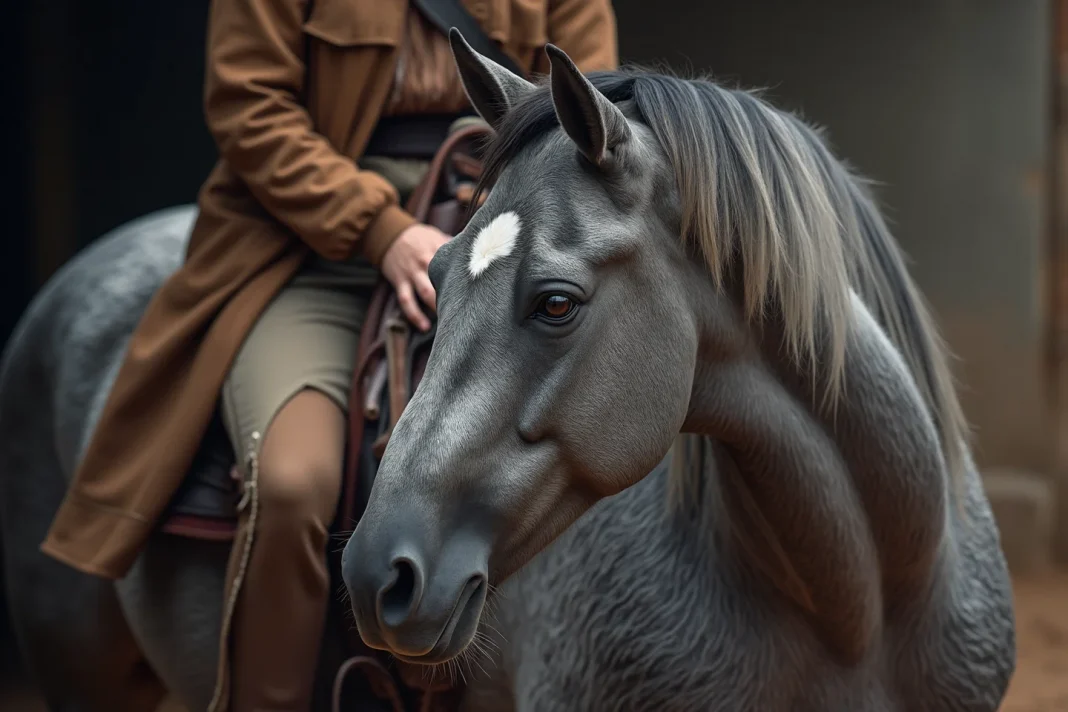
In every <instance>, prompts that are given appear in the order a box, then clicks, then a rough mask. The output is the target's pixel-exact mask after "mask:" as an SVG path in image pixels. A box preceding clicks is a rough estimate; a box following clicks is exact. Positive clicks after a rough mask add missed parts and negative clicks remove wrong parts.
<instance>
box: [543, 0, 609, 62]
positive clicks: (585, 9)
mask: <svg viewBox="0 0 1068 712" xmlns="http://www.w3.org/2000/svg"><path fill="white" fill-rule="evenodd" d="M548 28H549V42H551V43H552V44H554V45H556V46H557V47H559V48H560V49H562V50H564V51H565V52H567V56H569V57H571V61H573V62H574V63H575V65H576V66H578V68H579V69H580V70H582V71H583V72H595V71H599V70H608V69H617V68H618V67H619V44H618V40H617V38H616V15H615V12H614V11H613V10H612V3H611V0H549V21H548ZM534 71H535V72H537V73H539V74H547V73H548V72H549V60H548V58H547V57H546V56H545V53H544V52H539V53H538V61H537V66H536V67H535V68H534Z"/></svg>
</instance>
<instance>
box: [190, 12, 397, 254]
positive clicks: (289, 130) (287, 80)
mask: <svg viewBox="0 0 1068 712" xmlns="http://www.w3.org/2000/svg"><path fill="white" fill-rule="evenodd" d="M304 11H305V0H214V1H213V2H212V10H211V21H210V23H209V30H208V57H207V78H206V83H205V93H204V105H205V113H206V115H207V123H208V128H209V129H210V131H211V133H212V135H213V136H214V137H215V141H216V143H217V144H218V147H219V151H220V153H221V155H222V156H223V157H224V158H225V159H226V162H227V164H228V165H229V166H230V168H231V169H232V170H233V171H234V172H235V173H236V174H237V175H238V176H240V177H241V179H242V180H244V181H245V183H246V184H247V185H248V187H249V190H250V191H251V192H252V194H253V195H254V196H255V197H256V199H257V200H258V201H259V202H260V203H261V204H262V205H263V207H264V208H265V209H266V210H267V211H268V212H269V213H271V215H273V216H274V217H275V218H277V219H278V220H279V221H280V222H282V223H283V224H285V225H287V226H288V227H289V228H290V229H291V230H293V232H294V233H296V234H297V236H298V237H300V238H301V239H302V240H304V242H306V243H307V244H308V245H309V246H310V247H311V248H312V249H313V250H315V251H316V252H318V253H319V254H321V255H323V256H324V257H326V258H328V259H334V260H341V259H345V258H346V257H348V256H349V255H350V254H351V253H352V252H353V250H354V248H355V247H356V245H357V243H361V242H362V244H361V245H360V249H361V250H362V252H363V253H364V254H365V255H367V256H368V257H369V258H371V260H372V261H377V260H378V259H379V258H380V257H381V255H382V254H383V253H384V252H385V250H386V248H387V247H388V246H389V245H390V243H391V242H392V240H393V239H394V238H395V237H396V236H397V235H399V234H400V233H401V231H403V230H404V229H405V228H407V227H408V226H409V225H411V224H412V223H414V222H415V220H414V219H413V218H412V217H411V216H410V215H408V214H407V213H406V212H404V211H403V210H402V209H401V208H400V207H399V206H398V205H397V202H398V201H397V192H396V190H395V189H394V188H393V186H392V185H390V184H389V183H388V182H387V181H386V180H385V179H384V178H382V177H381V176H380V175H378V174H376V173H373V172H371V171H364V170H360V169H359V168H358V167H357V166H356V164H355V162H354V161H353V160H352V159H350V158H349V157H347V156H345V155H343V154H341V153H339V152H338V151H337V150H335V149H334V147H333V146H331V145H330V143H329V142H328V141H327V140H326V138H324V137H323V136H322V135H320V134H318V133H316V132H315V130H314V129H313V127H312V121H311V117H310V116H309V114H308V112H307V110H306V109H305V108H304V107H303V106H302V105H301V103H300V101H299V100H298V98H297V97H299V96H301V94H302V90H303V84H304V76H305V60H304V37H303V32H302V21H303V16H304Z"/></svg>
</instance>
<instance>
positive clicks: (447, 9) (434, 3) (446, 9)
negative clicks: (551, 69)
mask: <svg viewBox="0 0 1068 712" xmlns="http://www.w3.org/2000/svg"><path fill="white" fill-rule="evenodd" d="M412 4H413V5H415V6H416V7H417V8H419V11H420V12H421V13H423V16H424V17H425V18H426V19H427V20H429V21H430V22H431V23H432V24H433V25H434V26H435V27H437V28H438V29H439V30H441V31H442V32H443V33H444V34H445V36H446V37H448V36H449V30H450V29H452V28H453V27H455V28H456V29H458V30H459V31H460V32H461V33H462V34H463V36H464V39H465V40H467V43H468V44H470V45H471V46H472V47H473V48H474V49H475V51H477V52H478V53H479V54H481V55H483V56H484V57H489V58H490V59H492V60H493V61H494V62H496V63H497V64H499V65H501V66H502V67H504V68H505V69H507V70H508V71H510V72H512V73H513V74H518V75H519V76H521V77H525V76H526V75H527V73H526V72H525V71H523V70H522V69H520V68H519V66H518V65H516V63H515V61H514V60H513V59H512V58H511V57H509V56H508V55H507V54H505V53H504V52H503V51H501V49H500V48H499V47H498V46H497V43H496V42H494V41H493V40H491V39H490V38H489V35H487V34H486V32H485V31H484V30H483V29H482V26H481V25H479V24H478V20H476V19H475V18H473V17H471V13H469V12H468V11H467V9H466V8H465V7H464V6H463V5H461V4H460V0H412Z"/></svg>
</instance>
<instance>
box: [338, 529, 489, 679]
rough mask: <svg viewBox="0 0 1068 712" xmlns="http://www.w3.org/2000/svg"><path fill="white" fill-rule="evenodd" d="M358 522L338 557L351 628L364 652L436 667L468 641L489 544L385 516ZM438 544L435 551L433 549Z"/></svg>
mask: <svg viewBox="0 0 1068 712" xmlns="http://www.w3.org/2000/svg"><path fill="white" fill-rule="evenodd" d="M389 519H390V522H389V523H388V524H386V525H385V526H370V525H369V523H368V522H366V520H365V521H363V522H361V523H360V526H358V527H357V528H356V531H355V532H353V535H352V537H351V538H350V539H349V541H348V543H347V544H346V545H345V550H344V553H343V555H342V563H341V574H342V578H343V579H344V582H345V587H346V589H347V590H348V593H349V599H350V602H351V606H352V612H353V615H354V616H355V619H356V626H357V628H358V630H359V632H360V636H361V637H362V638H363V641H364V643H366V644H367V645H368V646H369V647H372V648H376V649H379V650H386V651H388V652H390V653H392V654H394V655H395V656H397V657H398V658H400V659H402V660H404V661H406V662H413V663H421V664H427V665H436V664H440V663H443V662H446V661H448V660H450V659H452V658H454V657H456V656H457V655H459V654H460V653H462V652H463V651H464V649H466V647H467V646H468V645H469V644H470V643H471V641H472V640H473V639H474V638H475V634H476V632H477V630H478V625H479V621H480V619H481V616H482V609H483V607H484V605H485V602H486V596H487V592H488V589H489V577H488V560H489V550H490V545H489V542H488V541H486V540H485V539H484V537H481V536H480V535H479V534H477V533H475V532H473V531H470V530H469V529H462V530H454V531H452V532H444V531H441V532H437V533H435V534H436V536H430V535H429V532H428V531H427V528H426V527H425V526H420V525H419V524H405V523H404V520H405V519H407V521H408V522H412V521H413V519H412V518H410V517H408V518H406V517H398V516H397V515H396V514H395V513H394V514H392V516H390V518H389ZM365 524H368V526H364V525H365ZM433 542H438V545H436V546H435V545H433Z"/></svg>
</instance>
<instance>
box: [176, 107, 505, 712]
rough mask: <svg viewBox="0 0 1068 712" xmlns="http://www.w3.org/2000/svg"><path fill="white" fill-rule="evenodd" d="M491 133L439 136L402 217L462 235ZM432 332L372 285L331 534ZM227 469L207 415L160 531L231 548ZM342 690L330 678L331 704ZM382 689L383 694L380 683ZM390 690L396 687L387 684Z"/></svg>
mask: <svg viewBox="0 0 1068 712" xmlns="http://www.w3.org/2000/svg"><path fill="white" fill-rule="evenodd" d="M490 132H491V129H490V128H489V127H488V126H486V125H485V124H475V125H472V126H467V127H465V128H462V129H459V130H457V131H455V132H454V133H452V134H451V135H449V136H448V138H446V140H445V141H444V142H443V143H442V145H441V146H440V148H439V149H438V151H437V153H436V154H435V156H434V158H433V159H432V160H431V163H430V167H429V169H428V171H427V174H426V176H425V177H424V179H423V181H422V182H421V183H420V185H419V187H418V188H417V189H416V190H415V191H414V193H413V194H412V196H411V197H410V199H409V201H408V205H407V209H408V211H409V212H410V213H411V214H412V215H413V216H414V217H415V218H416V219H417V220H419V221H421V222H423V223H427V224H430V225H434V226H435V227H437V228H439V229H440V230H442V232H444V233H446V234H448V235H455V234H457V233H459V232H460V231H461V230H462V229H463V227H464V225H465V224H466V222H467V217H468V215H469V214H470V212H471V210H470V208H471V203H472V201H473V200H475V198H476V184H477V181H478V178H479V175H480V174H481V170H482V164H481V161H480V160H479V151H480V148H481V145H482V142H483V141H484V140H485V139H486V138H488V136H489V134H490ZM435 330H436V324H435V326H434V327H432V328H431V330H430V331H429V332H427V333H421V332H419V331H418V330H417V329H415V328H414V327H412V326H411V325H410V324H409V322H408V320H407V319H406V318H405V317H404V315H403V313H402V312H401V310H400V308H399V306H398V303H397V298H396V294H394V292H393V289H392V287H391V286H390V285H389V283H388V282H386V281H385V280H382V281H381V282H380V283H379V284H378V285H377V286H376V287H375V290H374V293H373V296H372V298H371V302H370V306H369V308H368V312H367V317H366V320H365V322H364V326H363V328H362V330H361V333H360V340H359V347H358V349H357V353H356V367H355V370H354V373H353V384H352V391H351V396H350V401H349V440H348V449H347V452H346V457H345V473H344V482H343V484H342V490H341V498H340V502H339V505H338V512H337V515H336V516H335V519H334V526H333V529H334V531H335V532H337V531H338V530H351V529H352V528H353V527H355V525H356V523H357V522H358V521H359V518H360V516H361V515H362V513H363V511H364V508H365V507H366V505H367V501H368V497H369V495H370V491H371V486H372V484H373V483H374V477H375V474H376V472H377V469H378V463H379V462H380V460H381V458H382V454H383V452H384V451H385V447H386V444H387V443H388V442H389V436H390V434H391V433H392V431H393V427H394V426H395V425H396V423H397V420H398V419H399V418H400V415H401V413H402V412H403V410H404V408H405V406H406V405H407V404H408V401H409V400H410V399H411V396H412V394H413V393H414V392H415V389H416V388H417V387H418V386H419V382H420V381H421V380H422V377H423V373H424V371H425V369H426V364H427V360H428V358H429V356H430V349H431V346H432V345H433V341H434V334H435ZM235 464H236V457H235V454H234V452H233V448H232V446H231V444H230V441H229V438H228V437H227V434H226V431H225V429H224V427H223V424H222V419H221V417H220V416H219V414H218V412H216V414H215V416H214V417H213V419H212V421H211V424H210V425H209V427H208V429H207V432H206V434H205V436H204V438H203V439H202V441H201V445H200V448H199V449H198V451H197V453H196V456H195V458H194V461H193V464H192V466H191V467H190V470H189V472H188V474H187V475H186V477H185V479H184V480H183V482H182V485H181V486H180V487H179V489H178V491H177V492H176V493H175V495H174V497H173V499H172V500H171V503H170V504H169V506H168V508H167V510H166V511H165V513H164V516H163V518H162V520H161V522H160V529H161V531H163V532H165V533H168V534H171V535H174V536H181V537H188V538H193V539H203V540H210V541H232V540H233V539H234V536H235V533H236V530H237V522H238V503H239V502H240V500H241V495H242V492H241V489H240V478H239V476H238V475H237V474H236V469H235ZM331 548H332V549H337V551H332V552H331V553H330V557H331V560H330V570H331V576H332V577H334V578H335V580H334V582H333V585H334V586H336V585H337V584H338V583H339V578H338V577H339V573H340V548H339V547H337V546H333V547H331ZM352 638H353V640H350V641H349V646H348V647H349V649H350V652H351V653H352V654H354V655H357V658H353V660H352V661H350V662H354V661H355V662H357V663H364V664H365V665H364V667H366V666H367V664H369V665H371V666H376V665H377V666H378V667H379V668H381V669H380V670H379V672H381V673H383V674H385V675H388V676H389V677H392V675H390V674H389V673H387V672H386V670H385V667H384V666H383V665H382V664H381V663H382V662H383V656H381V655H378V654H377V653H371V651H369V650H367V649H366V648H365V647H364V646H363V645H362V642H360V641H359V637H358V635H356V634H355V633H353V635H352ZM384 662H386V663H390V662H395V661H388V660H385V661H384ZM392 667H397V666H396V665H392ZM400 667H401V668H402V670H401V672H402V677H408V676H407V675H403V673H404V670H403V668H404V666H400ZM343 671H346V670H345V669H343ZM413 677H415V678H418V677H419V676H418V675H413ZM342 683H343V680H342V679H341V677H339V680H338V682H337V687H336V688H335V704H336V698H337V695H339V694H340V686H341V685H342ZM385 684H386V686H387V687H388V686H389V683H388V682H387V683H385ZM393 684H394V685H396V681H395V680H394V682H393ZM404 685H407V686H408V687H409V688H411V687H419V686H420V685H419V684H418V683H402V684H401V685H400V687H404ZM407 691H410V690H406V692H407ZM380 696H384V697H386V698H388V699H391V700H393V706H394V709H395V710H398V712H403V710H405V709H406V705H405V704H403V703H401V702H400V698H399V697H398V696H397V695H396V694H393V693H386V692H384V693H382V694H381V695H380ZM404 697H405V698H407V697H408V695H404ZM423 704H424V705H425V702H424V703H423ZM447 706H450V705H447Z"/></svg>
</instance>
